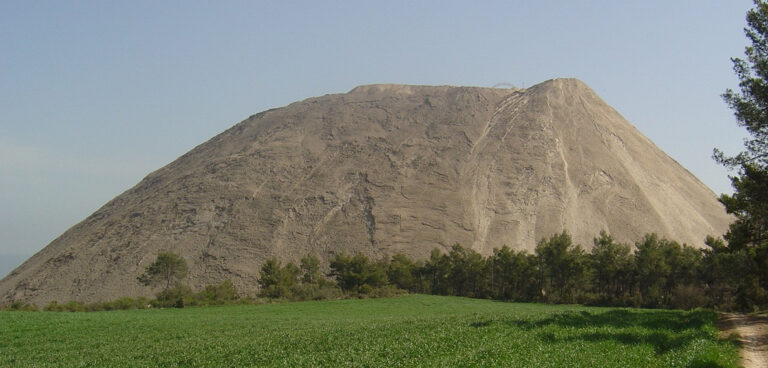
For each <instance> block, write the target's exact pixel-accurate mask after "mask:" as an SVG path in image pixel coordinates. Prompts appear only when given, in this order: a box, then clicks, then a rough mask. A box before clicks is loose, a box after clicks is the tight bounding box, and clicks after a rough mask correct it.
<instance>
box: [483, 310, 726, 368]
mask: <svg viewBox="0 0 768 368" xmlns="http://www.w3.org/2000/svg"><path fill="white" fill-rule="evenodd" d="M715 317H716V314H715V313H714V312H711V311H691V312H683V311H642V310H637V311H634V310H627V309H615V310H609V311H605V312H587V311H581V312H567V313H561V314H555V315H552V316H549V317H547V318H543V319H538V320H536V319H534V320H528V319H506V318H505V319H500V320H484V321H477V322H473V323H471V324H470V326H471V327H475V328H483V327H486V326H490V325H492V324H495V323H501V324H505V325H507V326H511V327H514V328H517V329H522V330H524V331H533V332H537V331H540V332H538V333H537V336H538V337H539V338H540V339H541V340H542V341H544V342H547V343H561V342H565V343H570V342H580V341H581V342H583V341H586V342H604V341H614V342H618V343H620V344H624V345H634V346H636V345H647V346H650V347H652V348H653V350H654V352H655V353H656V354H660V355H662V354H666V353H668V352H670V351H672V350H677V349H683V348H685V346H686V345H688V344H691V343H693V342H695V341H697V340H701V339H704V340H712V339H714V338H715V337H713V336H712V330H711V329H706V328H704V327H705V326H707V325H711V324H712V323H713V321H714V320H715ZM553 327H554V328H553ZM714 360H716V359H712V360H710V359H707V357H705V356H704V357H697V358H696V359H694V360H693V361H692V362H691V364H690V365H689V367H692V368H696V367H697V368H706V367H709V368H715V367H722V365H720V364H719V363H717V362H715V361H714Z"/></svg>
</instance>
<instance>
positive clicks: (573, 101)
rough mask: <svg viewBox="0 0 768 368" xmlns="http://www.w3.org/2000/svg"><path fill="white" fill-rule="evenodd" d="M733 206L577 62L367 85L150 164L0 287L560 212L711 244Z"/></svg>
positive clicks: (388, 250) (46, 297)
mask: <svg viewBox="0 0 768 368" xmlns="http://www.w3.org/2000/svg"><path fill="white" fill-rule="evenodd" d="M702 159H706V158H702ZM729 220H730V218H729V217H728V215H726V213H725V212H724V209H723V207H722V206H721V205H720V204H719V203H718V202H717V200H716V196H715V194H714V193H713V192H712V191H711V190H710V189H708V188H707V187H706V186H705V185H703V184H702V183H701V182H700V181H699V180H697V179H696V178H695V177H694V176H693V175H692V174H691V173H689V172H688V171H687V170H686V169H685V168H683V167H681V166H680V165H679V164H678V163H677V162H675V161H674V160H673V159H671V158H670V157H668V156H667V155H666V154H665V153H664V152H662V151H661V150H660V149H658V148H657V147H656V146H655V145H654V144H653V143H652V142H651V141H649V140H648V139H647V138H645V137H644V136H643V135H642V134H641V133H640V132H638V131H637V130H636V129H635V128H634V127H633V126H632V125H630V124H629V123H628V122H627V121H626V120H625V119H624V118H622V117H621V115H619V114H618V113H617V112H616V111H615V110H613V109H612V108H611V107H610V106H608V105H607V104H606V103H605V102H603V101H602V100H601V99H600V97H598V96H597V95H596V94H595V93H594V92H593V91H592V90H591V89H590V88H589V87H587V86H586V85H585V84H583V83H582V82H580V81H578V80H574V79H557V80H550V81H546V82H544V83H541V84H538V85H536V86H533V87H531V88H528V89H520V90H514V89H494V88H475V87H429V86H405V85H370V86H361V87H357V88H355V89H353V90H352V91H350V92H349V93H346V94H336V95H326V96H323V97H317V98H310V99H307V100H304V101H301V102H297V103H294V104H291V105H289V106H286V107H283V108H279V109H274V110H268V111H264V112H262V113H259V114H257V115H254V116H251V117H250V118H248V119H247V120H245V121H243V122H241V123H239V124H237V125H235V126H233V127H232V128H230V129H229V130H227V131H225V132H224V133H222V134H220V135H218V136H216V137H214V138H213V139H211V140H209V141H208V142H206V143H204V144H202V145H200V146H198V147H196V148H195V149H193V150H191V151H190V152H188V153H187V154H185V155H183V156H182V157H180V158H178V159H177V160H176V161H174V162H172V163H171V164H169V165H167V166H165V167H163V168H161V169H159V170H157V171H156V172H154V173H152V174H150V175H149V176H147V177H146V178H145V179H144V180H142V181H141V182H140V183H139V184H138V185H136V186H135V187H133V188H132V189H130V190H128V191H126V192H125V193H123V194H121V195H119V196H117V197H116V198H115V199H113V200H112V201H110V202H108V203H107V204H106V205H104V207H102V208H101V209H99V210H98V211H96V212H95V213H94V214H92V215H91V216H89V217H88V218H86V219H85V220H83V221H82V222H81V223H79V224H77V225H76V226H74V227H72V228H71V229H69V230H68V231H67V232H65V233H64V234H62V235H61V236H60V237H59V238H57V239H56V240H54V241H53V242H52V243H51V244H49V245H48V246H47V247H46V248H45V249H43V250H41V251H40V252H39V253H37V254H36V255H34V256H33V257H32V258H30V259H29V260H28V261H27V262H26V263H24V264H23V265H22V266H20V267H19V268H17V269H16V270H15V271H13V272H12V273H11V274H9V275H8V276H7V277H5V278H4V279H3V280H2V281H0V303H3V302H8V301H12V300H19V301H26V302H34V303H37V304H38V305H43V304H45V303H47V302H49V301H51V300H58V301H68V300H80V301H85V302H94V301H102V300H109V299H113V298H116V297H120V296H138V295H151V294H152V292H153V290H150V289H148V288H145V287H143V286H141V285H140V284H139V283H138V282H137V281H136V276H137V275H138V274H140V273H141V272H142V271H143V269H144V268H145V267H146V266H147V265H148V264H150V263H151V262H152V261H153V260H154V258H155V256H156V255H157V253H158V252H159V251H173V252H177V253H180V254H182V255H183V256H184V258H186V260H187V262H188V263H189V265H190V272H189V277H188V279H187V281H188V282H189V283H190V284H191V285H192V286H193V287H197V288H200V287H202V286H204V285H206V284H210V283H214V282H219V281H221V280H223V279H231V280H232V281H233V282H234V283H235V285H236V286H237V287H238V288H239V290H241V291H242V292H249V293H252V292H254V291H255V289H256V287H257V286H256V285H257V284H256V280H257V277H258V272H259V269H260V266H261V264H262V262H263V261H264V260H265V259H266V258H268V257H273V256H274V257H278V258H279V259H282V260H297V259H298V258H299V257H301V256H302V255H305V254H307V253H314V254H316V255H318V256H320V257H321V258H324V259H327V257H329V256H331V255H332V254H335V253H339V252H347V253H355V252H362V253H365V254H367V255H369V256H372V257H374V258H379V257H384V256H387V255H392V254H394V253H397V252H403V253H406V254H408V255H410V256H413V257H419V258H423V257H426V256H427V255H428V254H429V252H430V250H432V249H433V248H435V247H437V248H442V249H445V248H446V247H449V246H450V245H452V244H454V243H456V242H458V243H461V244H462V245H464V246H468V247H471V248H472V249H475V250H477V251H478V252H480V253H483V254H488V253H490V252H491V251H492V249H493V248H494V247H501V246H502V245H504V244H506V245H509V246H510V247H513V248H517V249H528V250H532V249H533V248H534V247H535V244H536V242H537V241H538V240H539V239H541V238H543V237H548V236H550V235H552V234H553V233H555V232H560V231H562V230H563V229H566V230H568V231H569V232H570V233H571V234H573V235H574V239H575V240H576V241H577V242H579V243H581V244H583V245H584V246H586V247H589V246H590V245H591V243H592V237H593V236H595V235H597V234H598V233H599V232H600V231H601V230H606V231H608V232H609V233H611V234H612V235H613V236H614V237H615V238H616V239H618V240H620V241H635V240H637V239H639V238H640V237H641V236H642V235H644V234H645V233H648V232H657V233H659V234H660V235H663V236H666V237H669V238H672V239H676V240H678V241H680V242H686V243H688V244H691V245H694V246H699V245H701V244H702V243H703V240H704V237H705V236H706V235H708V234H712V235H720V234H722V233H724V231H725V230H726V227H727V224H728V222H729Z"/></svg>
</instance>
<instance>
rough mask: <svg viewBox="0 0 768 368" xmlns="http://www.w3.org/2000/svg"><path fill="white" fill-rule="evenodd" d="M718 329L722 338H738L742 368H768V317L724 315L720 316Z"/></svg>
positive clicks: (764, 315)
mask: <svg viewBox="0 0 768 368" xmlns="http://www.w3.org/2000/svg"><path fill="white" fill-rule="evenodd" d="M718 327H719V328H720V330H721V334H722V335H721V336H723V337H728V336H730V335H732V334H737V335H738V336H739V337H738V341H739V342H740V343H741V365H742V366H744V367H745V368H758V367H761V368H762V367H766V368H768V315H766V314H760V315H747V314H733V313H724V314H721V315H720V319H719V321H718Z"/></svg>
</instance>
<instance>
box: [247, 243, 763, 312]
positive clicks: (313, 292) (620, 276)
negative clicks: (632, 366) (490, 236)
mask: <svg viewBox="0 0 768 368" xmlns="http://www.w3.org/2000/svg"><path fill="white" fill-rule="evenodd" d="M707 245H708V248H706V249H704V250H701V249H696V248H693V247H690V246H687V245H680V244H679V243H677V242H675V241H671V240H668V239H664V238H661V237H659V236H657V235H655V234H649V235H646V236H645V237H643V238H642V239H641V240H639V241H637V242H636V243H635V244H633V245H629V244H623V243H619V242H616V241H615V240H614V239H613V238H611V236H610V235H608V234H606V233H601V234H600V235H599V236H598V237H597V238H595V239H594V246H593V247H592V248H591V250H589V251H587V250H585V249H584V248H583V247H582V246H580V245H578V244H574V243H573V241H572V238H571V236H570V235H569V234H568V233H567V232H563V233H560V234H556V235H553V236H552V237H550V238H549V239H542V240H541V241H540V242H539V243H538V245H537V246H536V249H535V251H534V253H533V254H531V253H529V252H527V251H524V250H523V251H515V250H513V249H510V248H509V247H507V246H504V247H502V248H501V249H494V250H493V254H491V255H488V256H482V255H481V254H479V253H477V252H475V251H474V250H472V249H469V248H465V247H463V246H461V245H459V244H456V245H454V246H453V247H451V248H450V250H449V251H447V252H443V251H440V250H438V249H434V250H433V251H432V253H431V255H430V257H429V258H428V259H427V260H424V261H417V260H414V259H411V258H409V257H407V256H405V255H403V254H397V255H395V256H393V257H391V258H389V259H384V260H371V259H370V258H368V257H366V256H365V255H362V254H355V255H347V254H337V255H335V256H334V257H332V259H331V260H330V264H329V265H328V268H327V269H326V270H327V271H326V272H323V268H322V267H321V264H320V261H319V260H318V259H317V258H316V257H314V256H312V255H307V256H305V257H303V258H302V259H301V260H300V262H299V265H298V266H297V265H295V264H294V263H288V264H285V265H283V264H281V263H280V262H279V261H277V260H276V259H269V260H267V261H266V262H265V263H264V265H263V267H262V269H261V273H260V279H259V286H260V290H261V292H260V296H262V297H270V298H287V299H292V300H307V299H326V298H333V297H338V296H340V295H360V296H388V295H393V294H396V293H398V292H402V291H408V292H414V293H427V294H437V295H454V296H465V297H473V298H487V299H497V300H504V301H519V302H531V301H533V302H546V303H579V304H588V305H604V306H631V307H649V308H683V309H690V308H695V307H709V308H717V309H721V310H744V309H749V308H751V304H750V301H751V300H754V299H755V298H756V297H758V298H759V295H753V294H755V293H758V294H759V293H761V292H762V291H761V290H762V288H760V287H758V286H757V280H756V279H754V278H753V277H750V276H749V275H750V274H753V273H752V272H749V271H750V270H753V269H757V265H756V264H754V259H753V257H750V256H749V255H748V254H746V253H741V254H740V253H739V252H733V251H731V250H728V249H727V248H726V247H725V245H724V244H723V243H722V241H720V240H715V239H713V238H709V239H707ZM324 273H325V274H324ZM326 276H327V277H326ZM750 293H751V294H750ZM745 296H746V297H745Z"/></svg>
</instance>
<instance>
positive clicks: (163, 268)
mask: <svg viewBox="0 0 768 368" xmlns="http://www.w3.org/2000/svg"><path fill="white" fill-rule="evenodd" d="M187 270H188V268H187V261H185V260H184V258H183V257H182V256H180V255H178V254H176V253H172V252H160V253H158V254H157V259H155V261H154V262H152V264H151V265H149V266H147V268H146V269H145V270H144V273H143V274H141V275H140V276H139V277H138V280H139V282H140V283H142V284H143V285H146V286H149V285H163V290H168V289H169V288H170V287H171V284H173V283H174V282H175V281H180V280H181V279H183V278H184V277H186V276H187Z"/></svg>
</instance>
